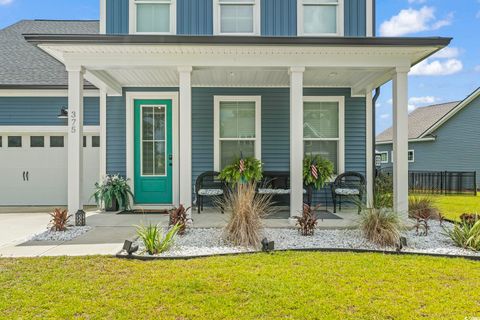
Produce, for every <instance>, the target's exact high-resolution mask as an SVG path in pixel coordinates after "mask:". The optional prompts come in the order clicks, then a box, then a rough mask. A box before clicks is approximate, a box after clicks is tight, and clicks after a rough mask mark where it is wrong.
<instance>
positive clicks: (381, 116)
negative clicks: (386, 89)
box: [380, 113, 390, 120]
mask: <svg viewBox="0 0 480 320" xmlns="http://www.w3.org/2000/svg"><path fill="white" fill-rule="evenodd" d="M388 118H390V115H389V114H388V113H384V114H382V115H380V119H383V120H385V119H388Z"/></svg>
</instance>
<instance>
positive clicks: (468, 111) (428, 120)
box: [376, 88, 480, 179]
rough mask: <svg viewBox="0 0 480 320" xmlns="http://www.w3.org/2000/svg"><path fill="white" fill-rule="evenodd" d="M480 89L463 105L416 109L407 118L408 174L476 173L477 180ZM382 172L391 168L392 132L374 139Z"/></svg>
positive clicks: (479, 169)
mask: <svg viewBox="0 0 480 320" xmlns="http://www.w3.org/2000/svg"><path fill="white" fill-rule="evenodd" d="M478 123H480V88H479V89H477V90H475V91H474V92H473V93H472V94H470V95H469V96H468V97H467V98H465V100H463V101H456V102H450V103H443V104H439V105H433V106H428V107H422V108H418V109H416V110H415V111H413V112H412V113H410V115H409V117H408V125H409V131H408V166H409V170H411V171H459V172H473V171H476V172H477V179H478V178H479V177H480V176H479V174H480V153H479V152H478V151H479V150H480V132H479V130H478V129H477V127H478ZM376 144H377V150H378V152H379V153H380V154H381V156H382V161H381V166H382V168H391V167H392V166H393V164H392V157H391V154H392V128H388V129H387V130H385V131H384V132H382V133H381V134H379V135H378V136H377V142H376Z"/></svg>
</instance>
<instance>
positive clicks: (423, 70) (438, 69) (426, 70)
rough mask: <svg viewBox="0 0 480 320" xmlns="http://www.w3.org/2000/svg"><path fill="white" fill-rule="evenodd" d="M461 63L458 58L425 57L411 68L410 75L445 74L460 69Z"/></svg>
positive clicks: (461, 67)
mask: <svg viewBox="0 0 480 320" xmlns="http://www.w3.org/2000/svg"><path fill="white" fill-rule="evenodd" d="M462 69H463V63H462V61H460V60H458V59H447V60H431V59H426V60H424V61H422V62H420V63H419V64H417V65H416V66H414V67H413V68H412V71H411V72H410V75H412V76H446V75H450V74H454V73H457V72H460V71H462Z"/></svg>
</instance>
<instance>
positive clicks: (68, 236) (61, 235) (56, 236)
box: [30, 226, 92, 241]
mask: <svg viewBox="0 0 480 320" xmlns="http://www.w3.org/2000/svg"><path fill="white" fill-rule="evenodd" d="M90 230H92V227H88V226H86V227H69V228H68V229H67V230H66V231H51V230H46V231H44V232H42V233H39V234H36V235H34V236H33V237H32V238H31V239H30V240H31V241H70V240H73V239H75V238H77V237H79V236H81V235H83V234H85V233H87V232H88V231H90Z"/></svg>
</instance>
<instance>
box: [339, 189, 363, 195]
mask: <svg viewBox="0 0 480 320" xmlns="http://www.w3.org/2000/svg"><path fill="white" fill-rule="evenodd" d="M335 193H336V194H338V195H341V196H358V195H359V194H360V190H358V189H347V188H341V189H335Z"/></svg>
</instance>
